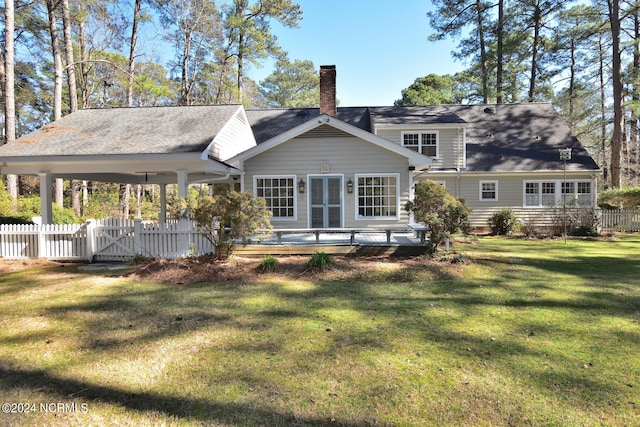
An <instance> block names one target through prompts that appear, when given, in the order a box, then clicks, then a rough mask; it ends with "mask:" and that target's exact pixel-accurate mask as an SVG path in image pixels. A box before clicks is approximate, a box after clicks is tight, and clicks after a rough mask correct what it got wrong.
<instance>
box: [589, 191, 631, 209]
mask: <svg viewBox="0 0 640 427" xmlns="http://www.w3.org/2000/svg"><path fill="white" fill-rule="evenodd" d="M598 205H599V206H600V207H601V208H603V209H637V208H638V207H640V187H637V186H636V187H627V188H612V189H610V190H604V191H601V192H600V194H598Z"/></svg>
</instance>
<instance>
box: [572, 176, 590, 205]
mask: <svg viewBox="0 0 640 427" xmlns="http://www.w3.org/2000/svg"><path fill="white" fill-rule="evenodd" d="M576 185H577V188H576V190H577V191H576V202H577V203H578V206H586V207H590V206H591V204H592V203H593V197H592V194H591V182H590V181H579V182H577V183H576Z"/></svg>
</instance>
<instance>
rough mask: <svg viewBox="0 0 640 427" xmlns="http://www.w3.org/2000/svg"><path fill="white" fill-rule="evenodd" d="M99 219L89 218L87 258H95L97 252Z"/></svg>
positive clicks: (90, 259)
mask: <svg viewBox="0 0 640 427" xmlns="http://www.w3.org/2000/svg"><path fill="white" fill-rule="evenodd" d="M97 224H98V221H96V220H95V219H88V220H87V259H88V260H89V261H92V260H93V256H94V255H95V254H96V246H97V242H96V226H97Z"/></svg>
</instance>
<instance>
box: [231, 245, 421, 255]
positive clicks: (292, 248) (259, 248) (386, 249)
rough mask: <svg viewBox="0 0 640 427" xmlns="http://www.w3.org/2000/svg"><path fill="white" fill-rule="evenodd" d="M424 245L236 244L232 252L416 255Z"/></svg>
mask: <svg viewBox="0 0 640 427" xmlns="http://www.w3.org/2000/svg"><path fill="white" fill-rule="evenodd" d="M426 250H427V247H426V246H398V245H361V244H357V245H246V246H242V245H238V246H236V247H235V249H234V251H233V253H234V254H235V255H238V256H242V257H264V256H269V255H273V256H276V255H280V256H296V255H313V254H314V253H316V252H324V253H327V254H329V255H350V256H418V255H424V254H425V253H426Z"/></svg>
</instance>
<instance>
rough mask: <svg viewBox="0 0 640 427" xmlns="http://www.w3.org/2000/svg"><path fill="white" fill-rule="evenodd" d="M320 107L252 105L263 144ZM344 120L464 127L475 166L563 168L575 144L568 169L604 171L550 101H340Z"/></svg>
mask: <svg viewBox="0 0 640 427" xmlns="http://www.w3.org/2000/svg"><path fill="white" fill-rule="evenodd" d="M319 114H320V113H319V109H317V108H306V109H278V110H247V117H248V118H249V122H250V124H251V127H252V129H253V131H254V134H255V136H256V142H257V143H258V144H260V143H262V142H265V141H267V140H269V139H271V138H274V137H276V136H278V135H280V134H282V133H284V132H286V131H288V130H290V129H293V128H295V127H296V126H299V125H301V124H302V123H305V122H306V121H308V120H310V119H313V118H316V117H319ZM337 117H338V119H339V120H341V121H343V122H345V123H348V124H350V125H352V126H355V127H357V128H359V129H361V130H363V131H367V132H375V131H376V129H379V128H383V127H404V126H408V127H412V126H413V127H425V128H428V127H441V126H455V127H459V128H464V129H465V133H466V156H467V157H466V160H467V161H466V165H467V167H466V169H465V170H467V171H470V172H533V171H544V170H561V169H563V166H564V165H563V163H562V162H561V161H560V159H559V151H558V150H560V149H562V148H572V159H571V161H569V162H567V170H569V171H599V170H600V169H599V167H598V165H597V164H596V163H595V161H594V160H593V158H592V157H591V156H590V155H589V153H588V152H587V150H586V149H585V148H584V147H583V146H582V144H581V143H580V141H579V140H578V139H577V138H576V137H575V136H574V135H573V134H572V133H571V130H570V129H569V127H568V126H567V125H566V123H565V122H564V121H563V120H562V118H561V117H560V115H559V114H558V113H557V112H556V111H555V109H554V108H553V106H552V105H551V104H548V103H523V104H493V105H486V104H481V105H432V106H417V107H399V106H393V107H346V108H344V107H339V108H338V111H337Z"/></svg>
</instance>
